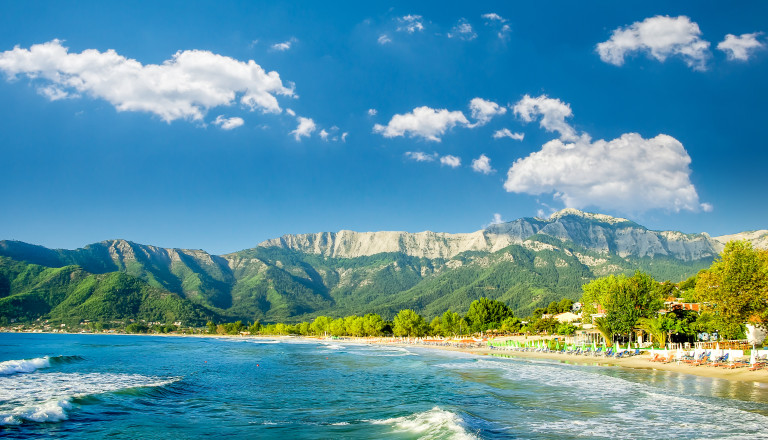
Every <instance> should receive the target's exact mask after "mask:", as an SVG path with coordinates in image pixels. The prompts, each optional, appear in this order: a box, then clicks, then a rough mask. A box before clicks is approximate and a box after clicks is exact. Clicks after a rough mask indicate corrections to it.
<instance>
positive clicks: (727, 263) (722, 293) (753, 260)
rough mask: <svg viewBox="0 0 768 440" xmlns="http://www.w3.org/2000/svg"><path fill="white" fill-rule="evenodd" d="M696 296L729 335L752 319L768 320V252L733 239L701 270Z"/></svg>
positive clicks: (763, 321) (761, 322)
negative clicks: (713, 260)
mask: <svg viewBox="0 0 768 440" xmlns="http://www.w3.org/2000/svg"><path fill="white" fill-rule="evenodd" d="M696 297H697V298H698V300H699V301H701V302H703V303H704V306H705V310H706V312H707V313H709V314H711V315H713V322H714V323H715V325H716V326H717V327H719V329H720V330H721V332H722V333H723V334H724V335H725V336H726V337H729V338H733V337H735V336H737V335H738V334H739V333H741V331H742V328H743V326H744V324H745V323H747V322H748V321H750V320H751V321H752V322H753V323H755V324H757V325H761V326H763V327H766V323H768V251H766V250H755V249H753V247H752V244H751V243H749V242H747V241H731V242H728V243H727V244H726V245H725V249H723V252H722V254H720V257H719V258H718V259H717V260H716V261H715V262H714V263H712V266H710V267H709V269H707V270H704V271H701V272H699V275H698V277H697V279H696Z"/></svg>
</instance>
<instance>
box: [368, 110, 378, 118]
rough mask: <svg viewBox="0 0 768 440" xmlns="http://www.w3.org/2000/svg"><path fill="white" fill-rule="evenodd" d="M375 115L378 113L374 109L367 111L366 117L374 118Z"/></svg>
mask: <svg viewBox="0 0 768 440" xmlns="http://www.w3.org/2000/svg"><path fill="white" fill-rule="evenodd" d="M376 113H378V111H376V109H375V108H369V109H368V116H376Z"/></svg>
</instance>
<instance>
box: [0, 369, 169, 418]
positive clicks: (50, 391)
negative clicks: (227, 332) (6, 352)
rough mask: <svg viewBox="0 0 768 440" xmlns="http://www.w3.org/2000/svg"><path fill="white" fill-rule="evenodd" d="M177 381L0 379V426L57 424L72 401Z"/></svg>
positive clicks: (72, 376)
mask: <svg viewBox="0 0 768 440" xmlns="http://www.w3.org/2000/svg"><path fill="white" fill-rule="evenodd" d="M180 379H181V378H178V377H175V378H161V377H152V376H142V375H139V374H113V373H35V374H23V375H14V376H0V426H1V425H13V424H20V423H22V422H23V421H25V420H28V421H33V422H59V421H62V420H66V419H67V418H68V415H67V410H69V409H71V407H72V399H75V398H78V397H84V396H88V395H95V394H102V393H108V392H113V391H119V390H125V389H131V388H141V387H160V386H164V385H168V384H170V383H173V382H176V381H178V380H180Z"/></svg>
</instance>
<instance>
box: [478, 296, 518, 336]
mask: <svg viewBox="0 0 768 440" xmlns="http://www.w3.org/2000/svg"><path fill="white" fill-rule="evenodd" d="M511 316H514V313H512V309H510V308H509V307H508V306H507V305H506V304H504V303H503V302H501V301H497V300H495V299H488V298H486V297H482V298H480V299H476V300H474V301H472V304H470V305H469V311H468V312H467V321H469V323H470V325H471V326H472V330H473V331H476V332H479V331H484V330H488V329H491V328H498V327H501V322H502V321H503V320H504V318H508V317H511Z"/></svg>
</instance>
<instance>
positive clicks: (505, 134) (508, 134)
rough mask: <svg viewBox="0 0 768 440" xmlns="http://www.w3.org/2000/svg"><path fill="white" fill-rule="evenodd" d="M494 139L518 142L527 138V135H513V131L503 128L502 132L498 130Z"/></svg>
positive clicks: (494, 134)
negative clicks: (507, 139)
mask: <svg viewBox="0 0 768 440" xmlns="http://www.w3.org/2000/svg"><path fill="white" fill-rule="evenodd" d="M493 138H494V139H501V138H510V139H514V140H516V141H522V140H523V138H525V134H524V133H512V132H511V131H509V129H508V128H502V129H501V130H496V131H495V132H494V133H493Z"/></svg>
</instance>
